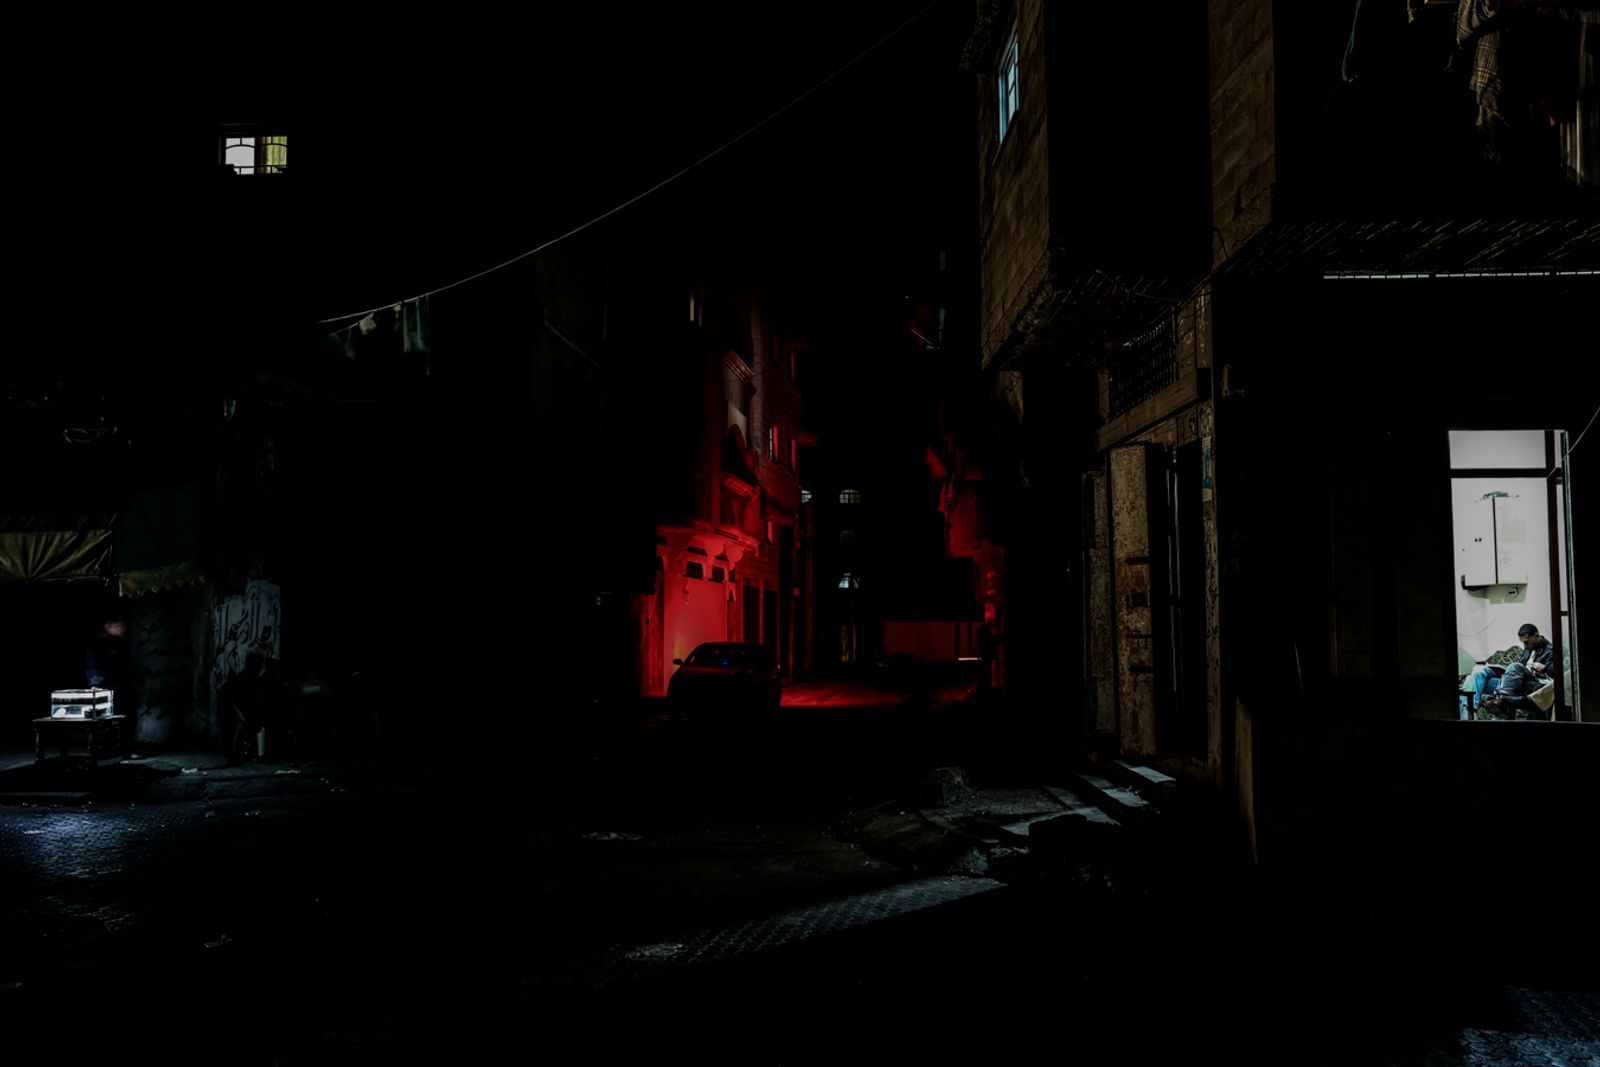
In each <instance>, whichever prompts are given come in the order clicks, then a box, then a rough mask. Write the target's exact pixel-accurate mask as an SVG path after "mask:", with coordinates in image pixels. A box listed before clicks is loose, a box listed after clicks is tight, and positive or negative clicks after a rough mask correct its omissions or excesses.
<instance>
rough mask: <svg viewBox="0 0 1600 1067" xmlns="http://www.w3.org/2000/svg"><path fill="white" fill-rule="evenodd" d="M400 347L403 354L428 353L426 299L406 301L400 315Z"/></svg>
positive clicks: (418, 298) (419, 298) (422, 297)
mask: <svg viewBox="0 0 1600 1067" xmlns="http://www.w3.org/2000/svg"><path fill="white" fill-rule="evenodd" d="M400 334H401V337H400V345H401V351H403V352H427V351H428V298H427V297H426V296H419V297H417V298H416V299H415V300H407V301H406V302H405V304H404V305H403V310H402V313H401V329H400Z"/></svg>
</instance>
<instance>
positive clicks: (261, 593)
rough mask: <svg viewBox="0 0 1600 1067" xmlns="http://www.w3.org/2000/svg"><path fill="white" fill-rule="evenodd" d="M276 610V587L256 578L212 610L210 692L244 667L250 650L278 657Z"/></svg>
mask: <svg viewBox="0 0 1600 1067" xmlns="http://www.w3.org/2000/svg"><path fill="white" fill-rule="evenodd" d="M279 613H280V605H279V600H278V587H277V586H276V585H274V584H273V583H271V582H268V581H262V580H260V579H257V580H254V581H251V582H250V583H249V584H248V585H246V586H245V591H244V592H243V593H242V594H236V595H234V596H230V597H228V598H227V599H225V600H223V601H221V602H219V603H218V604H217V606H216V608H214V609H213V610H212V615H211V632H212V634H213V635H215V641H216V649H217V658H216V660H215V662H213V663H212V665H211V692H212V693H213V694H214V693H216V692H217V690H219V689H221V688H222V686H223V684H224V683H225V682H227V680H228V679H229V678H232V677H233V676H234V675H235V674H238V673H239V672H240V671H241V670H243V669H244V660H245V656H247V655H249V654H250V653H251V652H260V653H262V654H263V655H265V656H268V657H270V658H272V659H277V658H278V657H279V655H280V652H281V647H282V646H281V642H280V639H279V633H278V620H279Z"/></svg>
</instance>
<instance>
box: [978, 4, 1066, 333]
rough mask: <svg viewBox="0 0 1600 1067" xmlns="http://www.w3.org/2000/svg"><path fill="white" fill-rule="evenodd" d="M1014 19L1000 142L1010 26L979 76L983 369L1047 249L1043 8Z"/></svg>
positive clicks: (1019, 11) (1043, 265)
mask: <svg viewBox="0 0 1600 1067" xmlns="http://www.w3.org/2000/svg"><path fill="white" fill-rule="evenodd" d="M1015 12H1016V21H1015V23H1014V25H1015V27H1016V29H1017V34H1018V46H1019V47H1018V53H1019V59H1018V63H1019V71H1018V87H1017V96H1018V100H1019V107H1020V109H1019V111H1018V112H1017V114H1016V115H1014V116H1012V119H1011V125H1010V127H1009V128H1008V130H1007V132H1006V136H1005V139H1004V140H1003V141H1001V140H998V131H999V97H998V92H997V85H996V80H995V78H996V72H997V68H998V64H999V62H1000V57H1001V56H1002V54H1003V53H1004V50H1005V47H1006V42H1007V41H1008V40H1009V39H1010V36H1011V30H1012V26H1013V24H1012V23H1004V24H1002V26H1001V28H1000V29H999V30H998V31H997V33H996V35H995V46H994V50H993V55H992V56H991V58H990V59H989V61H988V63H987V64H986V65H985V66H984V67H983V68H982V69H980V70H979V71H978V75H977V90H976V91H977V93H978V145H977V150H978V170H979V177H978V190H979V194H978V195H979V221H978V225H979V231H978V256H979V261H980V264H981V266H980V267H979V288H980V297H979V300H980V308H979V321H980V329H981V338H982V351H983V360H984V362H985V363H988V361H989V360H990V359H991V358H993V356H994V353H995V351H996V349H997V348H998V347H999V346H1000V344H1001V342H1002V341H1003V340H1004V339H1005V337H1006V335H1007V334H1008V333H1009V332H1010V329H1011V327H1012V325H1013V323H1014V322H1015V320H1016V317H1017V315H1018V314H1019V312H1020V311H1021V310H1022V309H1023V308H1024V307H1025V306H1026V305H1027V302H1028V300H1029V298H1030V297H1031V296H1032V294H1033V291H1034V290H1035V289H1036V288H1037V287H1038V286H1039V285H1040V284H1041V283H1042V282H1043V281H1044V280H1045V278H1046V276H1047V268H1048V251H1049V245H1050V197H1049V178H1050V167H1049V152H1048V145H1049V130H1048V121H1047V115H1048V109H1047V107H1046V100H1045V74H1046V72H1045V47H1044V3H1043V2H1042V0H1018V2H1017V3H1016V6H1015Z"/></svg>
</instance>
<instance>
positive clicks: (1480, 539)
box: [1456, 493, 1528, 589]
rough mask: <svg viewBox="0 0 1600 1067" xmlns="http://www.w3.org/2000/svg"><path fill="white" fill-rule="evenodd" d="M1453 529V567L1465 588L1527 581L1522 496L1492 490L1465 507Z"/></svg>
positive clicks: (1517, 583) (1524, 512) (1526, 539)
mask: <svg viewBox="0 0 1600 1067" xmlns="http://www.w3.org/2000/svg"><path fill="white" fill-rule="evenodd" d="M1461 518H1462V519H1463V520H1464V521H1463V522H1462V523H1461V524H1460V525H1459V526H1458V527H1457V531H1456V536H1457V540H1458V543H1457V545H1456V570H1457V573H1458V574H1460V575H1461V584H1462V585H1463V586H1464V587H1466V588H1468V589H1481V588H1483V587H1484V586H1490V585H1526V584H1527V582H1528V534H1527V528H1528V518H1527V512H1526V510H1525V501H1524V498H1522V497H1520V496H1507V495H1505V494H1496V493H1491V494H1489V495H1487V496H1485V497H1482V498H1481V499H1479V500H1474V501H1473V502H1472V503H1471V504H1470V505H1468V506H1467V508H1466V511H1465V514H1463V515H1462V516H1461Z"/></svg>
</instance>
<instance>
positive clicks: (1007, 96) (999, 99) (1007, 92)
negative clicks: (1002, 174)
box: [995, 26, 1022, 144]
mask: <svg viewBox="0 0 1600 1067" xmlns="http://www.w3.org/2000/svg"><path fill="white" fill-rule="evenodd" d="M1018 29H1019V27H1017V26H1012V27H1011V33H1010V34H1009V35H1008V36H1007V37H1006V44H1005V47H1004V48H1002V49H1001V50H1000V66H999V68H998V69H997V70H996V71H995V90H996V100H995V102H996V104H997V105H998V107H999V110H998V116H999V117H998V120H997V122H996V125H995V143H996V144H999V143H1002V142H1004V141H1005V139H1006V134H1008V133H1010V132H1011V129H1012V127H1013V126H1015V125H1016V123H1015V121H1014V120H1015V118H1016V115H1017V113H1018V112H1019V111H1020V110H1021V105H1020V103H1019V101H1020V99H1021V92H1020V90H1021V86H1022V69H1021V68H1022V49H1021V45H1020V44H1019V41H1020V35H1019V33H1018ZM1008 75H1009V77H1008Z"/></svg>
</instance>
